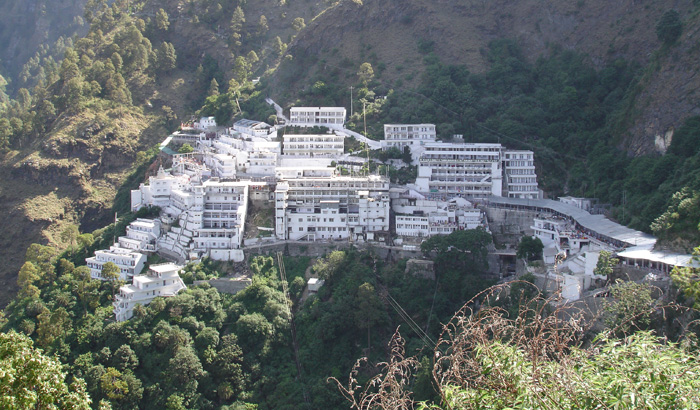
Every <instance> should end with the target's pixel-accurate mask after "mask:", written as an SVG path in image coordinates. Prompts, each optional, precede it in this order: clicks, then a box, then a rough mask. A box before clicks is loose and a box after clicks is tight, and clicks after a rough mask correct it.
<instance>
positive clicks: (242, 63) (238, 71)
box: [233, 56, 250, 83]
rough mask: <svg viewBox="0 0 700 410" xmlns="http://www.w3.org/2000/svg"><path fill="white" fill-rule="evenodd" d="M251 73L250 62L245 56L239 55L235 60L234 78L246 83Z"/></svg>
mask: <svg viewBox="0 0 700 410" xmlns="http://www.w3.org/2000/svg"><path fill="white" fill-rule="evenodd" d="M249 73H250V64H249V63H248V61H247V60H246V59H245V57H243V56H238V57H236V59H235V60H234V62H233V78H234V79H235V80H236V81H238V82H239V83H244V82H245V81H246V79H247V78H248V74H249Z"/></svg>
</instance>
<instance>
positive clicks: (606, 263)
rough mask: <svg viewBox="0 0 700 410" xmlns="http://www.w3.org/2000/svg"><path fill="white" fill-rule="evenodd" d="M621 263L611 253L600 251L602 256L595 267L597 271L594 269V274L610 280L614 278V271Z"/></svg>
mask: <svg viewBox="0 0 700 410" xmlns="http://www.w3.org/2000/svg"><path fill="white" fill-rule="evenodd" d="M619 263H620V260H619V259H617V258H613V257H612V253H611V252H608V251H600V255H599V256H598V262H597V263H596V265H595V269H593V273H594V274H596V275H601V276H605V277H607V278H608V279H610V278H612V274H613V269H614V268H615V266H617V264H619Z"/></svg>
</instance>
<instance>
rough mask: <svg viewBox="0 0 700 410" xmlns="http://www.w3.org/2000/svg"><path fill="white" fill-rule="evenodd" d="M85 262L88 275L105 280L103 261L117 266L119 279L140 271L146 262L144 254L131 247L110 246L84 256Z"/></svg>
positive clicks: (127, 277) (125, 278)
mask: <svg viewBox="0 0 700 410" xmlns="http://www.w3.org/2000/svg"><path fill="white" fill-rule="evenodd" d="M85 262H86V263H87V266H88V268H90V276H91V277H92V278H93V279H99V280H105V278H104V277H103V276H102V267H103V266H104V264H105V263H107V262H112V263H114V264H115V265H117V267H118V268H119V274H120V276H121V279H122V280H128V279H130V278H131V277H132V276H134V275H138V274H139V273H141V270H143V266H144V264H145V263H146V255H144V254H142V253H139V252H135V251H133V250H131V249H124V248H120V247H118V246H110V247H109V249H103V250H99V251H95V256H92V257H89V258H86V259H85Z"/></svg>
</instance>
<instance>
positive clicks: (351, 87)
mask: <svg viewBox="0 0 700 410" xmlns="http://www.w3.org/2000/svg"><path fill="white" fill-rule="evenodd" d="M353 88H355V87H353V86H350V116H351V117H352V89H353Z"/></svg>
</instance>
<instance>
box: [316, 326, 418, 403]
mask: <svg viewBox="0 0 700 410" xmlns="http://www.w3.org/2000/svg"><path fill="white" fill-rule="evenodd" d="M404 344H405V341H404V339H403V338H402V337H401V334H400V333H399V329H398V328H397V329H396V332H394V335H393V336H392V337H391V340H390V342H389V349H390V350H391V358H390V360H389V361H388V362H382V363H379V364H378V365H377V367H378V368H380V369H381V370H380V371H379V373H378V374H377V375H376V376H374V377H372V379H371V380H370V381H369V383H367V387H366V388H365V389H364V390H362V391H360V390H361V386H360V385H359V384H358V381H357V375H358V374H359V371H360V369H361V368H362V367H363V364H364V363H366V362H367V359H366V358H363V359H359V360H358V361H357V362H356V363H355V366H353V369H352V372H351V373H350V376H349V378H348V386H347V387H344V386H343V385H342V384H341V383H340V382H339V381H338V379H336V378H335V377H330V378H328V380H329V381H334V382H335V383H336V384H337V386H338V389H340V391H341V393H343V396H345V398H346V399H347V400H348V401H350V402H351V403H352V406H351V408H353V409H358V410H363V409H376V408H381V409H399V410H403V409H406V410H408V409H413V405H414V403H413V400H411V393H410V392H409V391H408V390H407V387H408V386H409V383H410V381H411V375H412V374H413V369H415V368H416V367H417V366H418V361H417V360H416V359H414V358H412V357H405V349H404ZM358 393H359V394H358Z"/></svg>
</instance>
